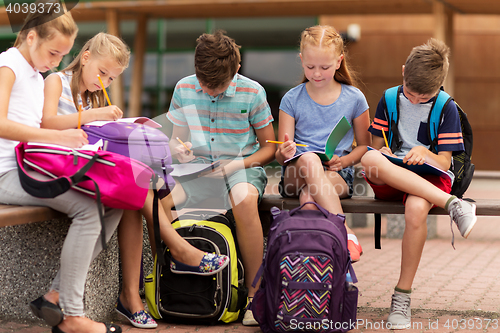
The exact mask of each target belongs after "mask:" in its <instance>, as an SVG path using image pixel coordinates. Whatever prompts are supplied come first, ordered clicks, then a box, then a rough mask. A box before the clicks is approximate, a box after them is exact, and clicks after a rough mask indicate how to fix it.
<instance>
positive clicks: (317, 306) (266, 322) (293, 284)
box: [251, 204, 358, 333]
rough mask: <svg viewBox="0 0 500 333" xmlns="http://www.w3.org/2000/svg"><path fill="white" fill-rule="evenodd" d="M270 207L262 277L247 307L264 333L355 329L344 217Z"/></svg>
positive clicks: (322, 211) (355, 292) (355, 296)
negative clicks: (270, 220)
mask: <svg viewBox="0 0 500 333" xmlns="http://www.w3.org/2000/svg"><path fill="white" fill-rule="evenodd" d="M303 206H304V205H302V206H300V207H298V208H296V209H293V210H291V211H280V210H279V209H278V208H276V207H273V208H272V209H271V213H272V216H273V221H272V223H271V227H270V231H269V235H268V243H267V250H266V254H265V255H264V260H263V263H262V266H261V269H260V270H259V273H257V276H256V277H255V280H254V285H255V284H256V283H257V282H258V280H259V278H260V277H261V276H262V281H261V284H260V288H259V289H258V290H257V292H256V294H255V296H254V298H253V301H252V303H251V309H252V312H253V315H254V318H255V319H256V320H257V322H258V323H259V325H260V328H261V329H262V331H263V332H264V333H268V332H291V331H312V332H320V331H321V332H346V331H348V330H351V329H353V328H355V325H356V311H357V303H358V289H357V288H356V286H354V285H353V284H352V283H349V282H346V274H347V273H348V272H349V273H350V275H351V277H352V280H353V282H357V280H356V276H355V274H354V270H353V269H352V265H351V259H350V256H349V251H348V250H347V232H346V229H345V226H344V220H345V216H344V215H336V214H332V213H330V212H328V211H327V210H326V209H324V208H322V207H320V206H319V205H317V204H316V206H317V207H318V209H319V210H301V208H302V207H303Z"/></svg>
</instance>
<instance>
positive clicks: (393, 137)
mask: <svg viewBox="0 0 500 333" xmlns="http://www.w3.org/2000/svg"><path fill="white" fill-rule="evenodd" d="M402 88H403V86H396V87H392V88H389V89H387V90H386V91H385V92H384V95H383V97H384V98H383V103H384V110H385V112H386V114H385V115H386V118H387V126H388V128H389V131H388V134H389V135H388V138H387V139H388V143H389V147H390V148H391V150H392V151H393V152H394V151H397V150H399V149H400V148H401V145H402V143H401V140H400V137H399V131H398V122H399V94H400V93H401V90H402Z"/></svg>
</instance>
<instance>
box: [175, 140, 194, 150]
mask: <svg viewBox="0 0 500 333" xmlns="http://www.w3.org/2000/svg"><path fill="white" fill-rule="evenodd" d="M175 138H176V139H177V141H179V143H180V144H181V145H183V146H184V148H186V149H187V150H188V152H191V149H189V148H188V146H186V144H185V143H184V142H182V140H181V139H179V137H178V136H176V137H175Z"/></svg>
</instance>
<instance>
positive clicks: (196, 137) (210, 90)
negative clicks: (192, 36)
mask: <svg viewBox="0 0 500 333" xmlns="http://www.w3.org/2000/svg"><path fill="white" fill-rule="evenodd" d="M239 48H240V46H238V45H236V43H235V41H234V40H233V39H232V38H229V37H228V36H226V35H224V33H223V32H222V31H217V32H216V33H215V34H203V35H201V36H200V37H199V38H198V39H197V46H196V50H195V74H194V75H191V76H188V77H185V78H183V79H181V80H180V81H179V82H178V83H177V85H176V87H175V89H174V93H173V96H172V101H171V104H170V109H169V112H168V113H167V118H168V119H169V120H170V121H171V122H172V123H173V132H172V138H173V139H172V140H171V141H170V148H171V151H172V155H173V157H174V158H175V157H176V158H177V159H178V161H179V162H180V163H187V162H195V163H196V162H200V163H203V162H214V161H220V167H218V168H216V169H215V170H214V171H213V172H211V173H209V174H206V175H204V176H203V177H199V178H195V179H192V178H187V179H186V177H184V178H183V177H180V178H178V179H176V186H175V187H174V189H173V190H172V192H171V194H170V195H169V196H168V197H167V198H166V200H162V201H166V202H167V203H168V205H170V208H173V207H176V209H179V208H183V207H192V206H196V204H198V203H199V202H201V201H203V200H205V199H207V198H211V199H212V200H213V199H218V200H219V204H218V205H217V206H216V207H214V208H222V209H232V211H233V214H234V218H235V220H236V234H237V239H238V244H239V247H240V250H241V255H242V259H243V265H244V267H245V283H246V286H247V288H248V290H249V292H248V295H249V300H250V301H251V299H252V297H253V295H254V294H255V291H256V288H253V287H252V286H251V283H252V281H253V279H254V277H255V275H256V274H257V271H258V269H259V267H260V265H261V263H262V256H263V233H262V225H261V221H260V218H259V212H258V203H259V202H260V200H261V198H262V195H263V194H264V190H265V187H266V184H267V176H266V173H265V171H264V169H263V168H262V167H263V166H264V165H266V164H267V163H269V162H271V161H273V160H274V153H275V150H276V146H275V144H273V143H267V142H266V141H267V140H274V139H275V135H274V130H273V126H272V121H273V117H272V115H271V110H270V108H269V105H268V103H267V99H266V93H265V91H264V88H263V87H262V86H261V85H260V84H259V83H257V82H255V81H253V80H250V79H249V78H246V77H244V76H243V75H240V74H238V70H239V68H240V60H241V57H240V52H239ZM176 138H179V140H176ZM243 324H244V325H257V322H256V321H255V319H254V318H253V315H252V312H251V310H248V311H247V312H246V313H245V317H244V319H243Z"/></svg>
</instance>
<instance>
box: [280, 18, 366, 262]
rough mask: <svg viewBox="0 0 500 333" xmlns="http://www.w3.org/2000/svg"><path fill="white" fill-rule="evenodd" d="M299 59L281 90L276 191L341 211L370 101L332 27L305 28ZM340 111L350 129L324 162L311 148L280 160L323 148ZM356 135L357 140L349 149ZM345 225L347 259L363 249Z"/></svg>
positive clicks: (362, 141)
mask: <svg viewBox="0 0 500 333" xmlns="http://www.w3.org/2000/svg"><path fill="white" fill-rule="evenodd" d="M300 59H301V62H302V67H303V69H304V79H303V81H302V83H301V84H300V85H298V86H296V87H294V88H292V89H291V90H290V91H288V92H287V93H286V94H285V96H284V97H283V99H282V100H281V104H280V112H279V132H278V137H279V140H280V141H283V142H284V143H283V144H281V145H280V146H279V147H278V150H277V151H276V159H277V160H278V162H279V163H280V164H281V165H282V166H283V169H282V171H283V172H282V180H281V183H280V185H281V186H280V191H281V194H282V195H283V196H297V195H298V196H299V198H300V201H301V203H303V202H307V201H314V202H317V203H318V204H320V205H321V206H323V207H324V208H326V209H328V210H329V211H330V212H332V213H337V214H341V213H342V206H341V204H340V199H341V198H346V197H350V196H351V195H352V190H353V188H352V183H353V179H354V168H353V165H354V164H356V163H358V162H359V161H360V159H361V156H363V154H364V153H365V152H366V150H367V148H366V146H367V145H369V144H370V135H369V132H368V126H369V125H370V119H369V112H368V103H367V102H366V98H365V96H364V95H363V93H362V92H361V91H360V90H359V89H358V88H356V87H355V80H354V77H353V75H352V73H351V71H350V70H349V68H348V66H347V60H346V54H345V50H344V42H343V40H342V37H341V36H340V35H339V34H338V33H337V32H336V31H335V29H334V28H333V27H330V26H314V27H311V28H307V29H306V30H304V31H303V32H302V35H301V40H300ZM343 116H345V117H346V119H347V120H348V121H349V123H350V124H351V126H352V129H350V130H349V132H348V133H347V134H346V135H345V137H344V138H343V139H342V140H341V142H340V143H339V145H338V146H337V148H336V150H335V155H334V156H333V157H332V159H331V160H330V161H329V162H326V163H322V162H321V160H320V159H319V157H318V156H317V155H316V154H314V153H306V154H303V155H302V156H300V157H299V158H297V159H295V160H292V161H291V162H289V163H285V162H284V161H285V160H287V159H289V158H291V157H293V156H295V155H296V154H297V153H302V152H307V151H324V149H325V142H326V139H327V138H328V135H329V134H330V131H331V130H332V128H333V127H334V126H335V125H336V124H337V122H338V121H339V120H340V119H341V118H342V117H343ZM354 136H355V137H356V142H357V146H356V148H354V149H352V145H353V140H354ZM296 143H300V144H305V145H308V147H302V146H297V145H296ZM347 230H348V234H349V236H348V237H349V238H348V239H349V241H348V247H349V251H350V254H351V259H352V260H353V261H357V260H359V257H360V255H361V253H362V249H361V246H360V245H359V242H358V241H357V238H356V236H355V235H354V234H353V232H352V230H350V229H349V228H348V227H347Z"/></svg>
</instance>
